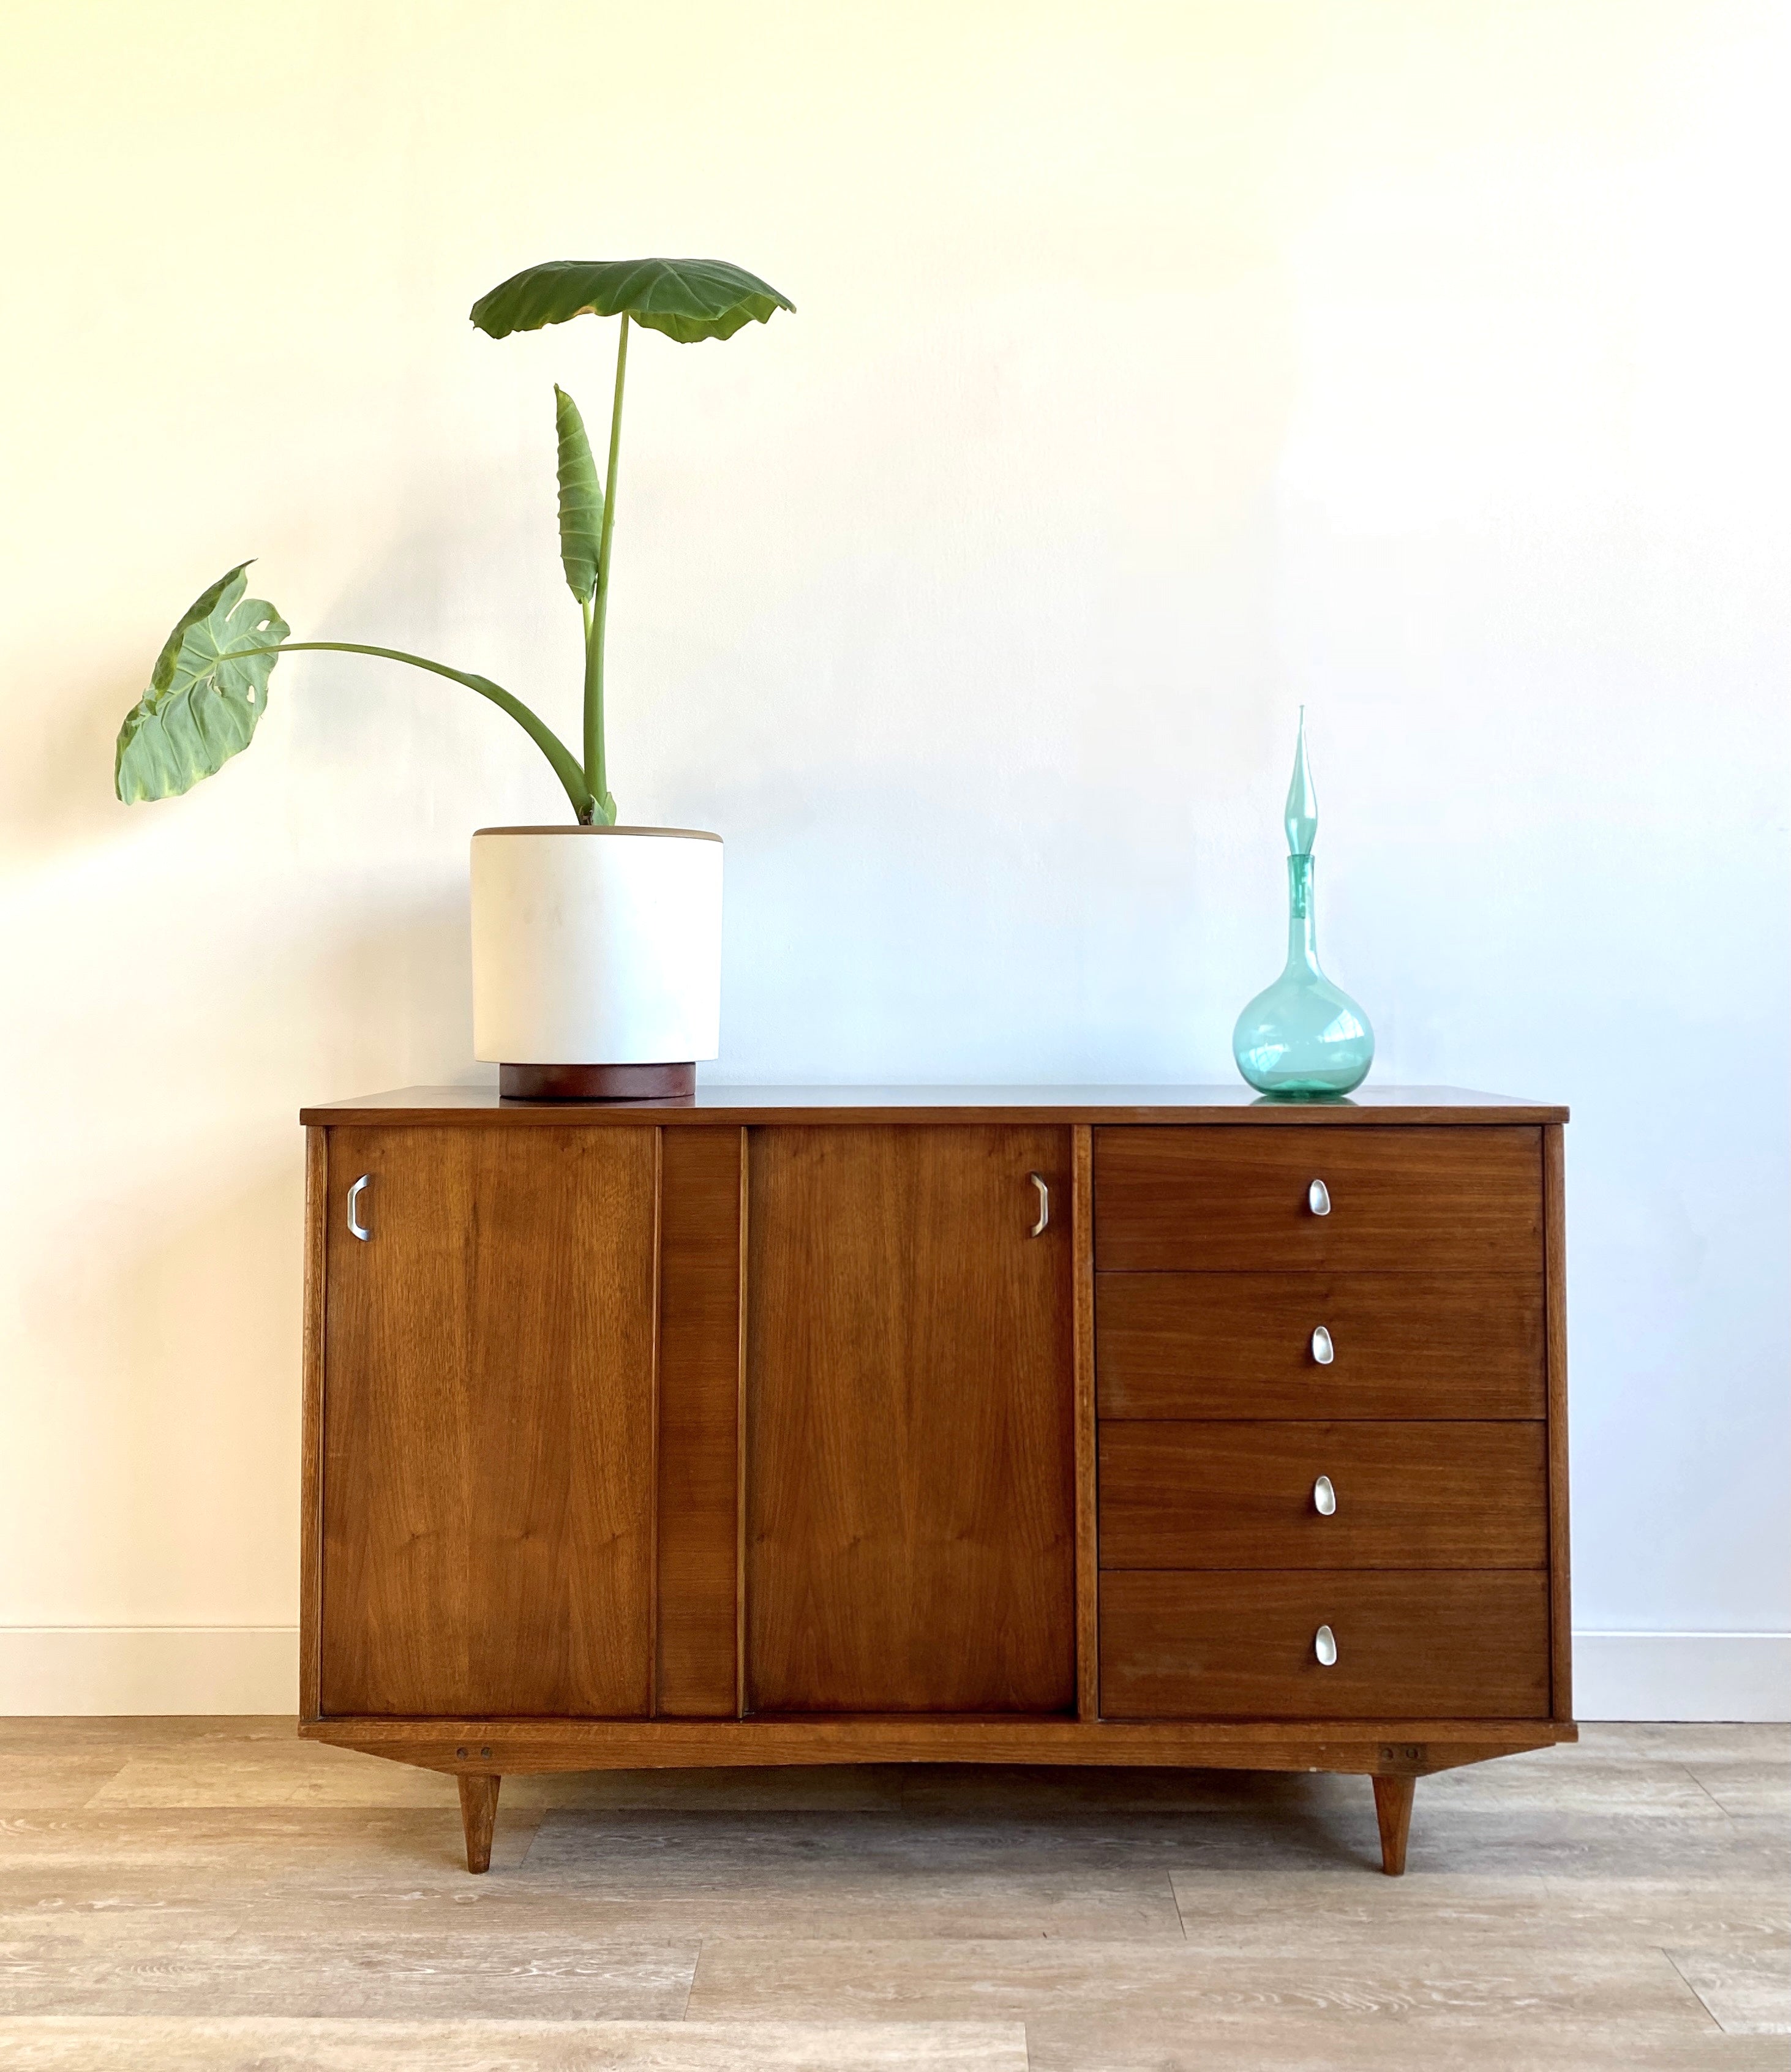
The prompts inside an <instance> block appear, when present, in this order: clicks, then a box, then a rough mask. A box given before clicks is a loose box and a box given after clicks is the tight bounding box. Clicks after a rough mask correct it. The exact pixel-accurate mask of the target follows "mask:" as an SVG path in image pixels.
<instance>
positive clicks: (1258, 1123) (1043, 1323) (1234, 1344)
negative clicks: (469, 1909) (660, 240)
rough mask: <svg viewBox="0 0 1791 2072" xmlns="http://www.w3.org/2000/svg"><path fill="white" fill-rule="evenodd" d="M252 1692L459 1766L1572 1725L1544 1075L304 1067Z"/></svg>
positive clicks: (1410, 1756)
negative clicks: (442, 1078) (730, 1077)
mask: <svg viewBox="0 0 1791 2072" xmlns="http://www.w3.org/2000/svg"><path fill="white" fill-rule="evenodd" d="M302 1119H303V1120H304V1122H305V1123H306V1125H307V1128H308V1130H309V1145H310V1149H309V1163H308V1168H307V1170H308V1176H309V1189H308V1242H307V1252H306V1257H307V1285H306V1363H305V1375H306V1390H305V1431H304V1462H305V1488H304V1498H303V1514H302V1516H303V1535H304V1549H303V1563H304V1571H303V1597H302V1649H301V1713H302V1720H301V1725H300V1729H299V1731H300V1733H302V1734H303V1735H304V1736H306V1737H307V1738H310V1739H312V1740H317V1741H327V1742H331V1743H334V1744H335V1745H339V1746H341V1747H345V1748H351V1749H360V1750H363V1751H364V1752H366V1753H370V1754H376V1755H383V1756H386V1757H390V1758H392V1760H394V1761H396V1762H407V1763H411V1764H415V1765H417V1766H421V1767H423V1768H425V1769H430V1770H439V1771H442V1772H443V1773H445V1774H450V1775H453V1776H454V1777H456V1778H458V1782H459V1790H460V1800H461V1808H462V1817H463V1819H464V1823H465V1827H466V1856H467V1864H468V1867H469V1868H470V1869H473V1870H475V1871H482V1870H484V1869H485V1868H487V1865H488V1864H489V1863H490V1860H491V1835H492V1829H493V1823H494V1822H495V1817H496V1811H497V1803H498V1794H499V1782H500V1780H501V1778H503V1776H504V1775H505V1774H508V1773H516V1774H523V1773H528V1772H538V1771H564V1770H622V1769H653V1768H667V1767H677V1768H682V1767H697V1766H701V1767H711V1766H738V1765H755V1766H756V1765H773V1764H776V1765H783V1764H817V1763H870V1762H914V1763H922V1762H991V1763H1041V1764H1049V1763H1062V1764H1096V1765H1161V1766H1199V1767H1203V1768H1221V1769H1251V1770H1333V1771H1339V1772H1347V1773H1351V1774H1360V1775H1366V1776H1368V1777H1370V1778H1372V1779H1373V1781H1374V1803H1375V1812H1376V1816H1377V1819H1378V1826H1379V1831H1380V1837H1381V1848H1382V1868H1384V1869H1385V1870H1386V1872H1387V1873H1389V1874H1390V1875H1394V1876H1397V1875H1398V1874H1399V1873H1401V1872H1402V1871H1403V1869H1404V1868H1405V1857H1406V1844H1407V1834H1408V1832H1409V1828H1410V1823H1411V1810H1412V1803H1413V1786H1414V1782H1415V1779H1416V1778H1419V1777H1421V1776H1423V1775H1425V1774H1428V1773H1429V1772H1432V1771H1434V1770H1446V1769H1449V1768H1452V1767H1454V1766H1458V1765H1460V1764H1463V1763H1469V1762H1483V1761H1485V1760H1487V1759H1489V1758H1490V1757H1494V1756H1498V1755H1506V1754H1512V1753H1517V1752H1518V1751H1521V1750H1526V1749H1539V1748H1545V1747H1547V1746H1549V1745H1551V1744H1553V1743H1556V1742H1559V1741H1571V1740H1573V1739H1575V1738H1576V1729H1575V1725H1574V1724H1573V1718H1572V1705H1571V1683H1570V1676H1571V1663H1570V1656H1569V1645H1568V1633H1567V1422H1566V1369H1565V1335H1566V1295H1565V1278H1564V1275H1565V1265H1564V1262H1565V1247H1564V1237H1563V1213H1562V1202H1563V1183H1562V1160H1561V1137H1562V1124H1563V1122H1564V1120H1565V1113H1564V1111H1563V1110H1560V1109H1558V1108H1534V1107H1530V1106H1527V1105H1526V1104H1521V1103H1517V1102H1510V1101H1501V1100H1495V1099H1492V1098H1489V1097H1487V1096H1479V1095H1464V1094H1456V1093H1452V1092H1450V1091H1447V1090H1440V1089H1433V1088H1427V1089H1422V1090H1416V1091H1410V1092H1402V1091H1399V1090H1390V1089H1382V1090H1378V1091H1374V1092H1372V1093H1370V1094H1367V1095H1365V1096H1362V1097H1361V1098H1360V1099H1358V1100H1357V1101H1354V1102H1350V1103H1341V1104H1331V1105H1325V1106H1320V1107H1291V1106H1289V1105H1287V1104H1267V1105H1258V1104H1255V1102H1254V1101H1253V1100H1251V1097H1250V1096H1247V1094H1245V1093H1243V1091H1236V1092H1234V1091H1231V1090H1229V1089H1218V1090H1206V1089H1202V1090H1188V1091H1176V1090H1171V1091H1151V1092H1134V1091H1131V1090H1126V1091H1117V1092H1111V1093H1109V1092H1095V1091H1086V1090H1074V1089H1064V1090H1058V1089H1030V1090H1011V1091H1010V1090H1002V1089H987V1088H984V1089H977V1090H973V1091H967V1092H965V1093H963V1094H962V1095H951V1094H947V1093H943V1092H941V1091H938V1090H932V1089H926V1090H922V1089H882V1090H874V1091H852V1090H833V1091H828V1092H825V1093H815V1094H812V1095H807V1094H796V1093H792V1092H791V1091H788V1090H785V1089H774V1090H771V1091H769V1092H766V1093H762V1094H755V1093H752V1092H750V1091H741V1090H738V1089H729V1090H726V1091H725V1092H723V1093H720V1094H714V1093H709V1092H699V1093H698V1094H697V1095H696V1096H695V1098H694V1099H692V1100H684V1101H680V1102H676V1103H674V1102H670V1101H668V1102H667V1103H666V1104H664V1105H663V1106H660V1105H657V1104H651V1103H637V1104H632V1105H631V1106H630V1107H628V1108H621V1109H618V1108H613V1107H611V1108H605V1107H602V1106H598V1105H592V1106H583V1105H577V1104H569V1105H567V1106H565V1107H562V1108H557V1109H555V1110H552V1111H551V1112H544V1111H543V1110H542V1109H540V1108H513V1107H511V1106H509V1105H508V1104H504V1103H503V1102H502V1101H500V1100H499V1099H498V1098H497V1097H496V1096H490V1095H481V1094H479V1092H477V1091H475V1090H469V1089H462V1088H455V1089H441V1090H433V1091H432V1090H429V1089H417V1090H413V1091H409V1092H407V1093H404V1094H397V1095H385V1096H378V1097H376V1098H374V1099H371V1100H366V1101H362V1102H350V1103H345V1104H339V1105H337V1106H335V1107H331V1108H319V1109H312V1110H307V1111H306V1113H305V1115H304V1116H303V1118H302Z"/></svg>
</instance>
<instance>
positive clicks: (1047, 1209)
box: [1026, 1173, 1051, 1237]
mask: <svg viewBox="0 0 1791 2072" xmlns="http://www.w3.org/2000/svg"><path fill="white" fill-rule="evenodd" d="M1026 1178H1028V1179H1029V1180H1030V1181H1031V1182H1032V1183H1033V1186H1035V1187H1036V1188H1037V1190H1038V1221H1037V1223H1034V1224H1033V1227H1032V1229H1031V1231H1029V1233H1028V1235H1029V1236H1032V1237H1043V1236H1044V1235H1045V1231H1046V1230H1047V1229H1048V1228H1049V1227H1050V1221H1051V1190H1050V1188H1049V1187H1047V1186H1045V1178H1044V1175H1043V1174H1039V1173H1029V1174H1027V1175H1026Z"/></svg>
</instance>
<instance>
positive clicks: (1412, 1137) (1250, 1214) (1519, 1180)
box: [1095, 1124, 1542, 1273]
mask: <svg viewBox="0 0 1791 2072" xmlns="http://www.w3.org/2000/svg"><path fill="white" fill-rule="evenodd" d="M1540 1135H1541V1133H1540V1132H1539V1131H1538V1130H1536V1129H1533V1128H1479V1127H1469V1128H1444V1129H1436V1128H1409V1129H1408V1128H1396V1129H1395V1128H1369V1127H1363V1128H1354V1129H1346V1130H1339V1129H1335V1128H1325V1127H1321V1126H1318V1125H1315V1124H1302V1125H1297V1126H1290V1127H1287V1128H1277V1129H1255V1130H1249V1129H1238V1128H1223V1127H1200V1128H1147V1129H1097V1130H1096V1131H1095V1264H1096V1266H1097V1267H1099V1268H1103V1269H1104V1270H1108V1271H1116V1270H1123V1269H1144V1270H1148V1271H1152V1272H1160V1271H1165V1270H1169V1271H1173V1270H1177V1269H1180V1270H1183V1271H1193V1272H1211V1271H1220V1272H1231V1273H1235V1272H1247V1271H1249V1270H1251V1269H1253V1268H1255V1269H1261V1268H1266V1267H1273V1268H1277V1269H1282V1270H1290V1269H1296V1268H1306V1269H1308V1270H1321V1269H1325V1268H1330V1269H1339V1270H1343V1271H1346V1272H1375V1271H1378V1272H1391V1273H1415V1272H1426V1271H1428V1272H1445V1271H1456V1272H1518V1273H1522V1272H1530V1273H1534V1272H1535V1270H1536V1266H1537V1262H1538V1260H1539V1259H1540V1258H1541V1256H1542V1157H1541V1146H1540ZM1315 1179H1318V1180H1322V1181H1324V1182H1325V1186H1326V1187H1327V1188H1328V1189H1329V1193H1330V1199H1331V1210H1330V1213H1329V1215H1314V1214H1313V1213H1312V1210H1311V1209H1310V1208H1309V1207H1308V1186H1309V1185H1310V1183H1311V1182H1312V1181H1313V1180H1315Z"/></svg>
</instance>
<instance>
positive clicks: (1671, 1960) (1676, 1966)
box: [1657, 1944, 1729, 2036]
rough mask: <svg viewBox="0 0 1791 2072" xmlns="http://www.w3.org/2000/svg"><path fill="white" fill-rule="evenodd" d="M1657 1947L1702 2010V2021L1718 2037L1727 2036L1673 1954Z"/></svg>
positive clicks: (1708, 2003)
mask: <svg viewBox="0 0 1791 2072" xmlns="http://www.w3.org/2000/svg"><path fill="white" fill-rule="evenodd" d="M1657 1947H1658V1948H1659V1949H1660V1953H1661V1955H1662V1956H1663V1957H1664V1958H1666V1961H1667V1962H1668V1963H1669V1964H1670V1965H1671V1966H1672V1967H1673V1971H1674V1976H1675V1977H1677V1978H1678V1979H1679V1980H1680V1982H1681V1983H1682V1984H1683V1985H1684V1987H1685V1989H1686V1992H1688V1993H1690V1996H1691V1997H1692V1998H1693V1999H1694V2000H1696V2002H1697V2003H1698V2004H1699V2007H1701V2008H1703V2011H1704V2019H1705V2020H1706V2021H1707V2022H1708V2023H1709V2024H1710V2025H1711V2028H1712V2029H1714V2030H1715V2032H1716V2033H1717V2034H1718V2035H1719V2036H1727V2034H1728V2033H1729V2032H1728V2030H1727V2029H1725V2028H1724V2027H1723V2024H1722V2021H1720V2019H1719V2017H1718V2015H1717V2013H1716V2010H1715V2008H1713V2007H1712V2006H1711V2004H1710V2002H1709V2001H1708V2000H1706V1999H1705V1998H1704V1996H1703V1994H1702V1993H1701V1992H1699V1990H1698V1988H1696V1987H1695V1986H1694V1984H1692V1983H1691V1981H1690V1979H1688V1978H1686V1975H1685V1973H1684V1971H1682V1969H1681V1968H1680V1965H1679V1961H1678V1959H1677V1958H1676V1957H1675V1956H1674V1954H1673V1952H1672V1951H1670V1950H1669V1949H1667V1948H1666V1946H1665V1945H1664V1944H1662V1945H1658V1946H1657Z"/></svg>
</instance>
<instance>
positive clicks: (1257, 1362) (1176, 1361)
mask: <svg viewBox="0 0 1791 2072" xmlns="http://www.w3.org/2000/svg"><path fill="white" fill-rule="evenodd" d="M1540 1264H1541V1260H1540V1254H1538V1260H1537V1262H1536V1267H1535V1269H1534V1270H1533V1271H1532V1272H1529V1273H1527V1274H1518V1273H1509V1274H1488V1273H1466V1274H1464V1273H1103V1274H1101V1275H1099V1276H1097V1279H1096V1286H1095V1301H1096V1310H1095V1315H1096V1326H1095V1346H1096V1367H1097V1371H1098V1372H1099V1376H1100V1407H1101V1416H1103V1418H1117V1417H1538V1418H1539V1417H1541V1416H1542V1415H1543V1413H1544V1410H1545V1408H1546V1407H1547V1392H1546V1387H1545V1370H1544V1367H1543V1358H1542V1275H1541V1272H1540ZM1319 1325H1323V1326H1324V1327H1325V1330H1328V1331H1329V1333H1330V1335H1331V1343H1332V1348H1333V1355H1334V1357H1333V1359H1332V1361H1331V1363H1330V1364H1329V1366H1328V1367H1325V1366H1321V1365H1320V1364H1319V1363H1318V1362H1317V1360H1316V1359H1314V1358H1313V1356H1312V1332H1313V1330H1314V1329H1315V1327H1316V1326H1319Z"/></svg>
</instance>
